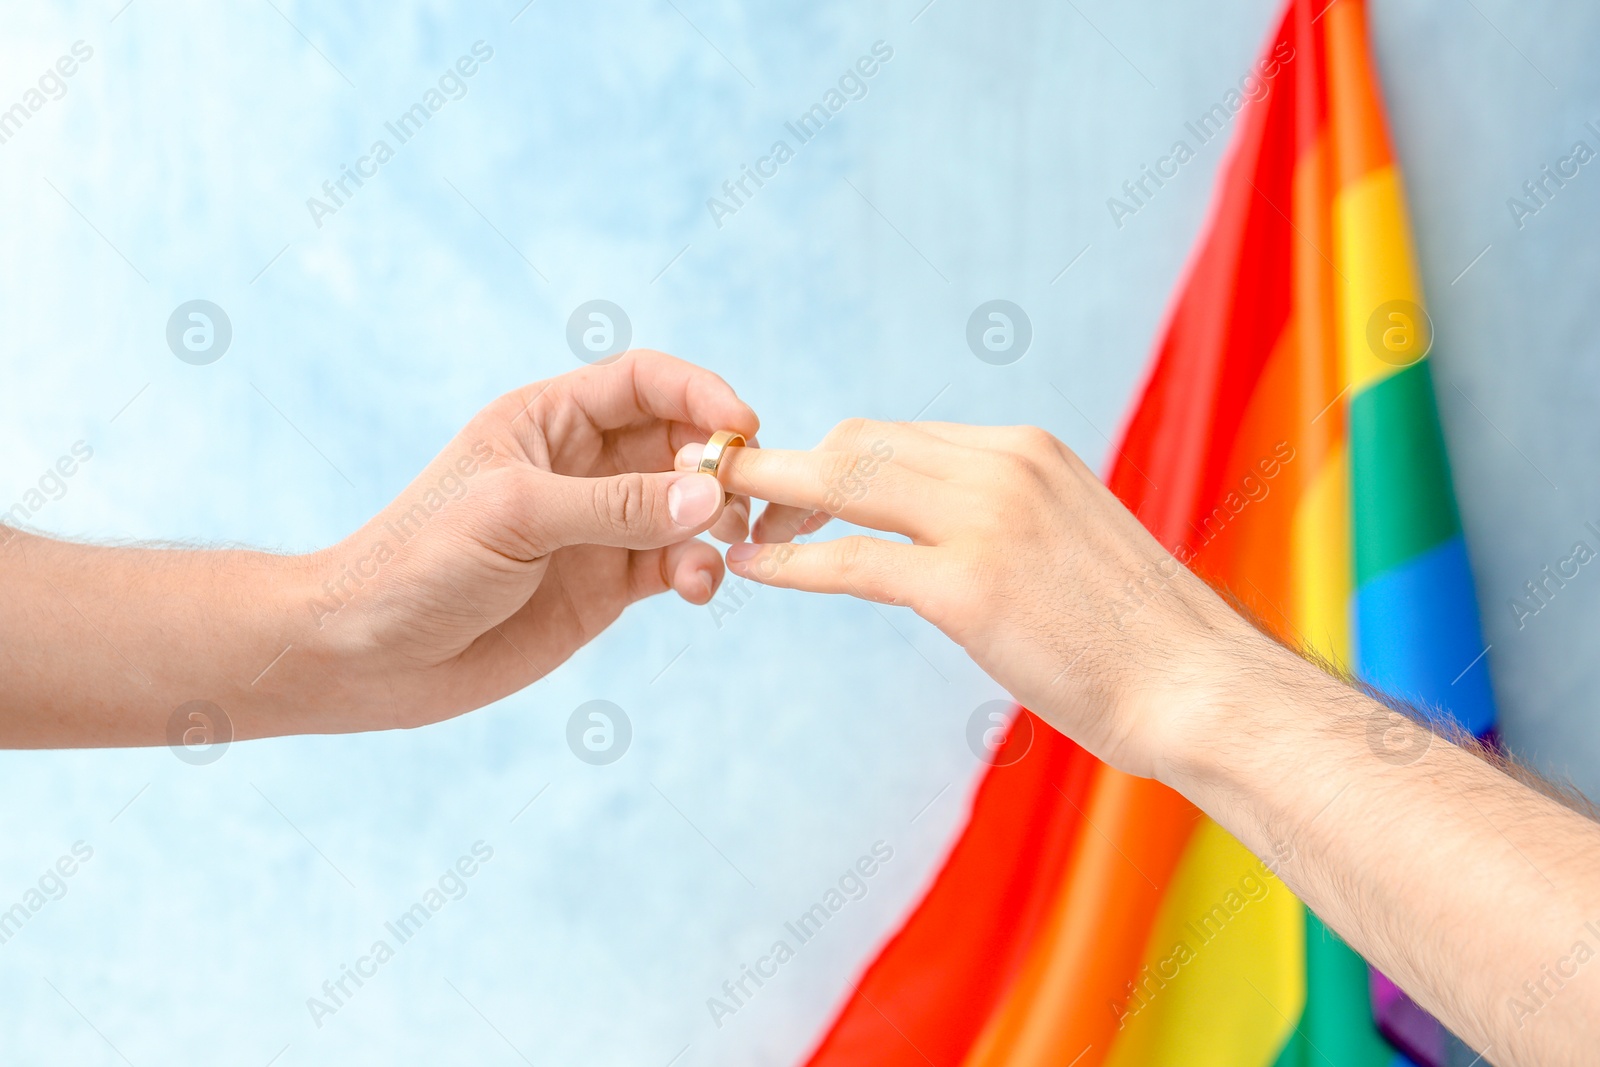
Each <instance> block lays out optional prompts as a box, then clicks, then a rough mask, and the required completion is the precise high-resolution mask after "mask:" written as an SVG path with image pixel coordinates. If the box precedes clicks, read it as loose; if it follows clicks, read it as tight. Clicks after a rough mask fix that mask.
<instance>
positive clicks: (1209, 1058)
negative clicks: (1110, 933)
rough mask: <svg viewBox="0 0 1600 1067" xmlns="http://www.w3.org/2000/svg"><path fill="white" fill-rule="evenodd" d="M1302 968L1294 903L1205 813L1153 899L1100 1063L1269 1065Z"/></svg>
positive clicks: (1294, 1011)
mask: <svg viewBox="0 0 1600 1067" xmlns="http://www.w3.org/2000/svg"><path fill="white" fill-rule="evenodd" d="M1305 970H1306V964H1305V917H1304V915H1303V913H1302V911H1301V904H1300V902H1299V901H1298V900H1296V899H1295V897H1294V895H1293V894H1291V893H1290V892H1289V890H1288V889H1287V888H1286V887H1285V886H1284V885H1283V884H1282V883H1281V882H1279V881H1278V880H1277V879H1276V878H1275V877H1273V876H1272V875H1271V873H1269V872H1268V871H1267V870H1266V868H1265V867H1264V866H1263V865H1262V863H1261V861H1260V860H1258V859H1256V858H1255V857H1254V856H1253V855H1251V854H1250V852H1249V850H1248V849H1246V848H1245V847H1244V846H1243V845H1241V844H1239V842H1238V841H1236V840H1234V839H1233V837H1232V836H1230V835H1229V834H1228V833H1227V832H1226V831H1225V830H1223V829H1222V828H1221V827H1220V826H1218V825H1217V824H1216V823H1214V822H1212V821H1211V820H1210V819H1206V820H1205V821H1204V823H1203V824H1202V825H1201V827H1200V828H1199V829H1198V830H1197V831H1196V833H1195V837H1194V840H1193V841H1192V842H1191V843H1190V845H1189V848H1188V850H1187V851H1186V852H1185V853H1184V857H1183V860H1182V861H1181V862H1180V863H1179V865H1178V870H1177V872H1176V875H1175V877H1174V878H1173V881H1172V885H1171V888H1170V889H1169V890H1168V892H1167V895H1166V898H1165V899H1164V900H1163V901H1162V906H1161V911H1160V913H1159V914H1158V915H1157V917H1156V923H1155V926H1154V927H1153V929H1152V930H1151V934H1150V941H1149V943H1148V945H1147V946H1146V949H1145V964H1144V967H1143V968H1141V970H1140V971H1139V974H1138V976H1137V980H1136V981H1135V984H1134V989H1133V990H1132V992H1131V995H1130V999H1129V1002H1128V1009H1127V1014H1126V1015H1125V1016H1124V1018H1123V1023H1122V1028H1121V1030H1120V1031H1119V1033H1118V1036H1117V1040H1116V1043H1115V1044H1114V1045H1113V1046H1112V1048H1111V1054H1110V1055H1109V1057H1108V1058H1107V1059H1106V1061H1105V1062H1106V1067H1164V1065H1168V1064H1170V1065H1172V1067H1240V1065H1265V1064H1269V1063H1271V1062H1272V1060H1273V1058H1274V1057H1275V1056H1276V1055H1277V1054H1278V1051H1279V1050H1280V1049H1281V1048H1282V1047H1283V1044H1284V1042H1285V1041H1287V1040H1288V1037H1289V1032H1290V1030H1291V1029H1292V1026H1293V1023H1292V1022H1291V1020H1298V1019H1299V1018H1300V1014H1301V1012H1302V1011H1303V1010H1304V1008H1305V1000H1306V984H1305Z"/></svg>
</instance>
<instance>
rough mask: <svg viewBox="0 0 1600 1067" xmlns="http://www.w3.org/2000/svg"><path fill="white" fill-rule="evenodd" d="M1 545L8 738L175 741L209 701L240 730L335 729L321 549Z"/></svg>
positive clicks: (0, 630) (4, 727)
mask: <svg viewBox="0 0 1600 1067" xmlns="http://www.w3.org/2000/svg"><path fill="white" fill-rule="evenodd" d="M8 535H9V536H8ZM0 542H3V543H0V587H3V588H4V590H5V596H4V598H3V600H0V677H3V678H4V680H5V685H4V687H3V689H0V745H3V746H6V747H37V748H46V747H51V748H53V747H87V746H117V745H149V744H163V743H166V742H167V741H168V740H169V738H168V724H169V720H171V719H172V717H173V713H174V711H175V710H176V709H177V708H179V707H180V706H181V705H184V704H186V703H188V702H189V701H195V700H204V701H210V702H211V703H213V704H215V705H216V706H217V707H218V708H220V709H221V710H222V712H223V714H225V715H226V716H227V718H228V720H229V721H231V724H232V730H233V735H234V736H235V737H239V738H244V737H255V736H264V735H270V734H281V733H288V732H296V731H303V730H308V729H309V730H315V729H318V727H317V726H316V725H315V721H317V720H320V721H322V722H323V723H324V724H323V725H322V726H321V727H320V729H323V730H326V729H329V728H330V727H329V726H328V725H326V718H325V712H326V708H327V706H328V699H329V698H330V697H336V695H337V689H336V688H335V687H336V684H337V682H338V679H337V678H336V677H333V676H331V675H330V673H329V672H327V670H326V667H325V656H324V650H323V648H322V647H321V645H320V643H319V641H318V638H319V636H320V634H319V631H318V629H317V628H316V627H315V626H314V625H312V624H311V623H312V619H311V616H310V614H308V611H307V607H306V602H307V597H308V595H309V593H308V591H307V590H308V587H309V585H310V584H311V578H312V575H313V567H312V565H311V563H310V562H309V560H310V559H311V558H310V557H294V556H275V555H269V554H266V553H261V552H249V551H234V550H226V551H200V550H186V549H149V548H108V547H100V546H94V545H79V544H69V543H64V542H59V541H52V540H48V539H46V538H42V537H36V536H32V535H29V534H24V533H20V532H16V531H12V530H8V529H7V530H0Z"/></svg>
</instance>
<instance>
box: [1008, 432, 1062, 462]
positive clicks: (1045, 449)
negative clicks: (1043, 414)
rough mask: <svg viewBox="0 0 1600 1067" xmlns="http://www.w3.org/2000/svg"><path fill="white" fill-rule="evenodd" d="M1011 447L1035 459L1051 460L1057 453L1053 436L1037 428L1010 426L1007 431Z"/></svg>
mask: <svg viewBox="0 0 1600 1067" xmlns="http://www.w3.org/2000/svg"><path fill="white" fill-rule="evenodd" d="M1008 436H1009V437H1010V439H1011V444H1012V447H1013V448H1015V449H1016V450H1017V451H1018V452H1020V453H1022V454H1023V455H1025V456H1029V457H1032V458H1035V459H1052V458H1055V457H1056V456H1057V455H1058V454H1059V453H1058V451H1057V449H1058V446H1059V445H1060V442H1059V441H1057V440H1056V438H1055V435H1054V434H1052V433H1050V432H1049V431H1048V430H1044V429H1041V428H1039V427H1038V426H1012V427H1010V428H1009V430H1008Z"/></svg>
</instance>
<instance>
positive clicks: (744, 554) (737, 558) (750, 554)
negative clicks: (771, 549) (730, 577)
mask: <svg viewBox="0 0 1600 1067" xmlns="http://www.w3.org/2000/svg"><path fill="white" fill-rule="evenodd" d="M760 551H761V546H760V545H752V544H751V543H750V542H749V541H740V542H739V543H738V544H736V545H729V546H728V562H729V563H733V564H744V563H749V562H750V561H751V560H752V559H754V558H755V557H756V553H758V552H760Z"/></svg>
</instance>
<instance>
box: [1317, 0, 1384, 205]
mask: <svg viewBox="0 0 1600 1067" xmlns="http://www.w3.org/2000/svg"><path fill="white" fill-rule="evenodd" d="M1322 21H1323V22H1324V23H1326V24H1327V28H1326V30H1325V31H1324V32H1325V33H1326V34H1327V64H1328V82H1327V84H1328V96H1329V105H1330V108H1331V110H1332V111H1333V113H1334V114H1335V115H1337V116H1338V120H1337V121H1336V122H1334V123H1333V135H1334V159H1335V165H1336V167H1337V172H1336V177H1337V179H1338V187H1339V188H1340V189H1344V188H1347V187H1349V186H1351V185H1354V184H1355V183H1356V182H1358V181H1360V180H1361V179H1362V178H1364V177H1366V176H1367V175H1368V174H1370V173H1372V172H1373V171H1375V170H1378V169H1379V168H1381V167H1387V166H1389V165H1390V164H1391V163H1393V162H1394V154H1393V153H1392V152H1391V151H1390V149H1389V127H1388V123H1387V122H1386V121H1385V120H1384V117H1383V102H1382V101H1381V100H1379V99H1378V75H1377V72H1376V71H1374V70H1373V69H1372V56H1371V54H1370V53H1369V52H1368V50H1367V5H1366V2H1365V0H1334V3H1333V5H1332V6H1331V7H1329V8H1328V11H1327V13H1326V14H1325V15H1323V16H1322Z"/></svg>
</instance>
